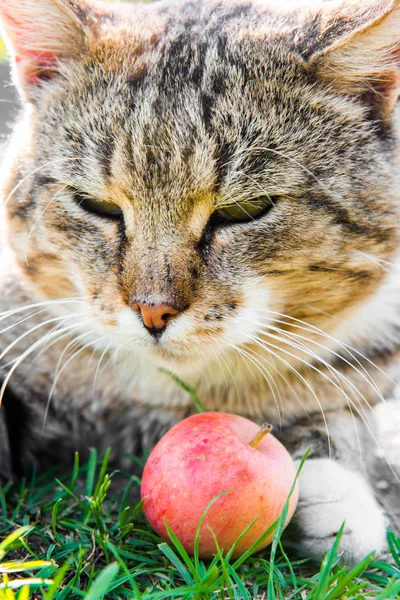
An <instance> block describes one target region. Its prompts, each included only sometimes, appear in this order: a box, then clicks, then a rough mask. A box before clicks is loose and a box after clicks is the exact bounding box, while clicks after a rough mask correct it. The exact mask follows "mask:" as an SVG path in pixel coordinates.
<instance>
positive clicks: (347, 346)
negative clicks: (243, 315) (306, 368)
mask: <svg viewBox="0 0 400 600" xmlns="http://www.w3.org/2000/svg"><path fill="white" fill-rule="evenodd" d="M257 310H258V311H260V312H266V313H268V314H270V315H278V316H280V317H283V318H284V319H288V320H289V322H287V321H280V320H279V319H276V318H275V317H274V321H275V322H276V323H282V324H283V325H286V326H289V327H296V328H297V329H302V330H304V331H309V332H310V333H316V334H319V335H321V336H322V337H326V338H327V339H329V340H331V341H333V342H334V343H335V344H337V345H338V346H340V347H341V348H342V349H343V350H344V351H345V352H347V354H348V355H349V356H350V358H351V359H352V360H354V361H355V362H357V364H358V365H359V366H360V368H361V369H362V370H363V371H364V372H365V374H366V375H367V377H368V376H369V377H371V375H370V373H368V371H367V370H366V369H365V367H364V365H362V363H360V362H359V360H358V359H357V358H356V357H355V356H354V354H353V352H354V353H355V354H357V355H358V356H359V357H360V358H362V359H363V360H365V361H366V362H367V363H368V364H370V365H371V366H372V367H374V368H375V369H377V371H379V372H380V373H381V374H382V375H384V377H386V379H387V380H388V381H390V383H392V384H393V385H396V382H395V381H394V380H393V379H392V378H391V377H390V376H389V375H388V374H387V373H386V372H385V371H384V370H383V369H382V368H381V367H379V365H377V364H376V363H374V362H373V361H372V360H371V359H370V358H368V356H365V355H364V354H363V353H362V352H360V351H359V350H357V349H356V348H354V347H353V346H350V344H346V343H345V342H341V341H340V340H338V339H337V338H335V337H333V336H332V335H330V334H329V333H327V332H325V331H323V330H322V329H320V328H319V327H316V326H315V325H312V324H311V323H307V322H306V321H302V320H301V319H297V318H295V317H291V316H290V315H286V314H285V313H280V312H276V311H273V310H268V309H264V308H257ZM292 321H294V323H292ZM297 323H301V325H297ZM304 326H305V327H304ZM339 356H340V355H339ZM371 379H372V377H371ZM372 381H373V380H372Z"/></svg>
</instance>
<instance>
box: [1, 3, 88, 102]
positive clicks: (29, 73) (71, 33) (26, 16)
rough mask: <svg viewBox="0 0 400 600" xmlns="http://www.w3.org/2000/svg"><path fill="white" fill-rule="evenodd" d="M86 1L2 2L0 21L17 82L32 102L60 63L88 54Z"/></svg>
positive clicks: (54, 73)
mask: <svg viewBox="0 0 400 600" xmlns="http://www.w3.org/2000/svg"><path fill="white" fill-rule="evenodd" d="M91 8H92V7H91V4H89V3H88V1H87V0H0V20H1V24H2V29H3V34H4V37H5V39H6V43H7V47H8V50H9V53H10V55H11V58H12V59H13V61H14V65H15V66H14V69H15V76H16V82H17V84H18V85H19V87H20V89H21V91H22V94H23V95H24V96H25V98H26V99H28V100H30V99H32V98H34V97H35V96H36V92H37V91H38V89H39V88H40V87H41V85H42V83H43V82H44V81H46V80H49V79H51V78H53V77H54V76H55V75H56V74H57V69H58V66H59V64H60V63H61V62H62V61H63V60H65V59H69V58H78V57H80V56H83V55H84V53H85V36H86V34H87V29H88V28H87V20H88V18H89V15H90V13H91Z"/></svg>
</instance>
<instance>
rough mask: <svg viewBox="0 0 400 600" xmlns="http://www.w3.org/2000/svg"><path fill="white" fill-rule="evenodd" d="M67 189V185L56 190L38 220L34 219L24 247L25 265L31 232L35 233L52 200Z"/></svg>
mask: <svg viewBox="0 0 400 600" xmlns="http://www.w3.org/2000/svg"><path fill="white" fill-rule="evenodd" d="M67 187H68V186H67V185H64V187H62V188H61V189H60V190H58V191H57V192H56V193H55V194H54V196H53V197H52V198H51V200H50V201H49V202H48V203H47V204H46V206H45V207H44V209H43V210H42V211H41V213H40V215H39V216H38V218H37V219H36V221H35V222H34V224H33V225H32V227H31V230H30V232H29V235H28V237H27V240H26V245H25V262H26V264H27V265H28V264H29V262H28V245H29V241H30V239H31V237H32V234H33V232H34V231H35V229H36V227H37V225H38V224H39V222H40V219H41V218H42V217H43V215H44V214H45V212H46V210H47V209H48V208H49V207H50V205H51V204H52V203H53V202H54V200H55V199H56V198H57V196H58V195H59V194H61V193H62V192H63V191H64V190H65V189H66V188H67Z"/></svg>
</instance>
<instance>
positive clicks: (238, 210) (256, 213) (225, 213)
mask: <svg viewBox="0 0 400 600" xmlns="http://www.w3.org/2000/svg"><path fill="white" fill-rule="evenodd" d="M273 205H274V204H273V201H272V198H268V197H266V196H262V197H260V198H255V199H254V200H248V201H246V202H236V203H235V204H230V205H229V206H226V207H225V208H221V209H220V210H218V211H217V212H216V213H215V215H216V217H217V218H218V220H219V221H221V222H225V223H229V222H233V223H242V222H244V221H254V220H256V219H259V218H260V217H262V216H263V215H264V214H265V213H267V212H268V211H269V210H271V208H272V207H273Z"/></svg>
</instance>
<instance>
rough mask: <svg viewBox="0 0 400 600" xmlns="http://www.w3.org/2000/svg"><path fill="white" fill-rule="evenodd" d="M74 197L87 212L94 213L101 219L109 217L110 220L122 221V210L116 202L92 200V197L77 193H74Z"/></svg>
mask: <svg viewBox="0 0 400 600" xmlns="http://www.w3.org/2000/svg"><path fill="white" fill-rule="evenodd" d="M74 196H75V200H76V202H77V203H78V204H79V206H80V207H81V208H83V209H84V210H86V211H87V212H90V213H94V214H96V215H99V216H100V217H107V218H109V219H120V218H121V217H122V210H121V208H120V207H119V206H118V204H115V203H114V202H109V201H108V200H99V199H97V198H91V197H90V196H87V195H86V194H82V193H80V192H77V191H74Z"/></svg>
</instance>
